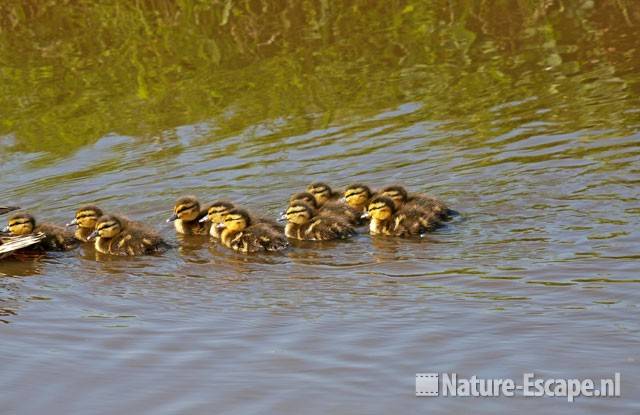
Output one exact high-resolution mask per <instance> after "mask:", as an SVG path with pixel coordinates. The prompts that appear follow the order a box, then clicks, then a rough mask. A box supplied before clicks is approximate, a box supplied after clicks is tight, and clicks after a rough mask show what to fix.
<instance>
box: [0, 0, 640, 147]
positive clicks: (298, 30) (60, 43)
mask: <svg viewBox="0 0 640 415" xmlns="http://www.w3.org/2000/svg"><path fill="white" fill-rule="evenodd" d="M639 22H640V8H638V7H637V4H636V3H635V0H609V1H607V0H603V1H600V2H593V1H592V0H569V1H562V2H560V1H554V0H549V1H544V2H540V1H533V0H521V1H518V2H511V1H498V0H496V1H479V2H478V1H469V0H458V1H444V0H442V1H437V0H432V1H417V0H406V1H400V0H394V1H388V2H387V1H385V2H374V1H364V0H351V1H346V0H344V1H331V2H330V1H326V0H320V1H299V2H275V1H268V0H219V1H214V2H210V1H195V0H194V1H188V0H181V1H176V2H165V1H159V0H146V1H136V2H133V1H129V0H111V1H108V2H92V1H82V0H81V1H77V2H69V1H65V0H51V1H48V2H40V1H36V0H30V1H22V2H3V3H2V4H1V5H0V60H1V61H2V65H1V67H0V83H1V84H2V86H3V88H2V92H1V93H0V114H1V115H0V117H1V118H0V135H10V137H12V138H11V139H10V140H9V145H8V148H9V149H10V150H12V151H46V152H49V153H51V154H57V155H65V154H68V153H70V152H72V151H74V150H76V149H78V148H79V147H81V146H83V145H85V144H87V143H92V142H94V141H95V140H96V139H98V138H99V137H102V136H104V135H105V134H107V133H110V132H117V133H119V134H123V135H131V136H142V137H153V136H156V135H158V134H161V133H162V132H163V131H167V130H171V129H172V128H175V127H177V126H180V125H186V124H193V123H197V122H202V121H208V122H210V123H211V125H213V126H214V127H215V130H213V131H212V132H211V133H210V136H215V137H221V136H227V135H231V134H236V133H238V132H241V131H244V130H245V129H246V128H247V127H249V126H252V125H255V124H258V123H269V122H273V121H274V120H281V121H282V120H286V127H287V133H288V134H294V133H295V134H300V133H304V132H306V131H309V130H310V129H313V128H318V127H323V126H326V125H330V124H337V123H340V122H341V121H343V120H347V119H349V118H351V117H366V116H370V115H372V114H377V113H379V112H380V111H383V110H386V109H389V108H394V107H396V106H397V105H399V104H401V103H407V102H416V103H419V104H420V105H419V106H418V107H417V108H418V109H417V111H416V113H415V114H413V115H412V117H414V120H413V122H415V120H424V119H428V120H435V121H438V120H441V121H453V123H444V124H442V125H441V126H440V127H439V128H442V129H448V128H450V129H456V130H466V129H468V130H469V131H470V134H469V135H470V136H471V135H472V138H465V140H467V139H468V140H479V141H480V142H485V141H486V139H487V138H489V137H494V136H497V135H500V134H504V133H506V132H509V131H512V130H513V129H514V128H517V127H519V126H523V125H526V124H527V123H530V122H531V121H533V120H535V121H536V122H537V123H539V124H538V125H539V126H545V125H546V126H547V128H548V129H549V131H559V132H562V131H565V132H566V131H577V130H589V129H595V130H598V131H600V133H599V134H601V135H602V134H607V133H611V132H612V131H613V132H616V133H617V134H625V133H630V132H632V131H634V129H635V128H637V127H638V119H639V118H640V115H639V113H638V108H639V107H640V106H639V105H638V96H639V94H638V92H639V89H640V88H639V82H638V73H640V71H639V69H640V65H639V64H638V62H639V61H640V59H639V52H638V48H637V39H638V38H639V36H638V35H639V34H640V33H639V31H638V23H639ZM519 134H521V132H520V133H519ZM516 135H517V134H516ZM276 138H277V137H276ZM514 139H516V137H514ZM5 141H6V140H5ZM0 144H2V142H1V141H0ZM5 147H6V145H5Z"/></svg>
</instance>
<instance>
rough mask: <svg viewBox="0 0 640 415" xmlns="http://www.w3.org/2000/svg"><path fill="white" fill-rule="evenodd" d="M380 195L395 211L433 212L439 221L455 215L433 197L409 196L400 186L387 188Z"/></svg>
mask: <svg viewBox="0 0 640 415" xmlns="http://www.w3.org/2000/svg"><path fill="white" fill-rule="evenodd" d="M380 195H381V196H387V197H388V198H390V199H391V200H393V203H394V204H395V206H396V209H401V208H403V207H404V206H407V207H411V208H415V209H418V210H424V211H425V213H429V212H433V213H434V214H435V215H436V216H437V217H438V218H440V219H447V218H449V216H453V215H454V214H455V213H456V212H455V211H453V210H451V209H449V208H448V207H447V205H445V204H444V203H443V202H441V201H440V200H438V199H436V198H435V197H433V196H430V195H427V194H423V193H411V194H410V193H408V192H407V190H406V189H405V188H404V187H402V186H387V187H385V188H384V189H382V190H381V191H380Z"/></svg>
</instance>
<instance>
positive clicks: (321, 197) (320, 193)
mask: <svg viewBox="0 0 640 415" xmlns="http://www.w3.org/2000/svg"><path fill="white" fill-rule="evenodd" d="M307 192H309V193H311V194H312V195H313V197H314V198H315V199H316V203H317V205H318V206H322V205H324V204H325V203H326V202H327V201H328V200H329V199H330V198H331V195H332V194H333V190H331V187H329V185H328V184H326V183H322V182H315V183H311V184H310V185H309V186H307Z"/></svg>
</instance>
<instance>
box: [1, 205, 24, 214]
mask: <svg viewBox="0 0 640 415" xmlns="http://www.w3.org/2000/svg"><path fill="white" fill-rule="evenodd" d="M18 209H20V208H19V207H17V206H0V215H4V214H5V213H9V212H11V211H14V210H18Z"/></svg>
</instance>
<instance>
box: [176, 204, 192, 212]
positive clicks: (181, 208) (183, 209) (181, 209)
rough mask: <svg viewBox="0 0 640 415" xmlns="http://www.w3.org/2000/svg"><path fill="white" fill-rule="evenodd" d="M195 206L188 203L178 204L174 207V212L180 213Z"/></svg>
mask: <svg viewBox="0 0 640 415" xmlns="http://www.w3.org/2000/svg"><path fill="white" fill-rule="evenodd" d="M194 207H195V205H190V206H185V205H180V206H178V208H177V209H176V213H182V212H184V211H185V210H190V209H193V208H194Z"/></svg>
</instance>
